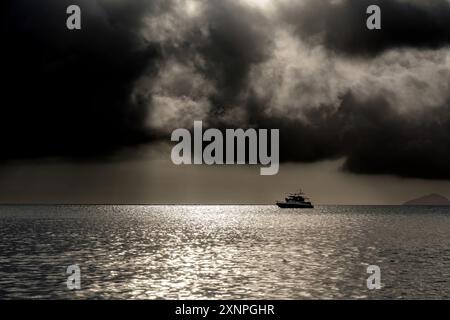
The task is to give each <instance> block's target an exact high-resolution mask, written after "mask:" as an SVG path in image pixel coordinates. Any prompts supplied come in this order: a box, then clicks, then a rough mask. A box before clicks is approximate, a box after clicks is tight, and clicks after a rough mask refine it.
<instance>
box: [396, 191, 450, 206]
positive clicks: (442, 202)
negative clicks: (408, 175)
mask: <svg viewBox="0 0 450 320" xmlns="http://www.w3.org/2000/svg"><path fill="white" fill-rule="evenodd" d="M403 205H404V206H450V200H449V199H447V198H446V197H444V196H443V195H440V194H437V193H432V194H429V195H426V196H423V197H420V198H417V199H413V200H409V201H406V202H405V203H404V204H403Z"/></svg>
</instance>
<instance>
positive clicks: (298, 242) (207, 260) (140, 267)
mask: <svg viewBox="0 0 450 320" xmlns="http://www.w3.org/2000/svg"><path fill="white" fill-rule="evenodd" d="M72 264H78V265H79V266H80V267H81V286H82V288H81V290H78V291H70V290H68V289H67V287H66V281H67V276H68V275H66V268H67V266H69V265H72ZM371 264H374V265H378V266H379V267H380V268H381V280H382V285H383V287H382V289H380V290H368V289H367V287H366V279H367V277H368V276H369V275H368V274H367V273H366V269H367V266H368V265H371ZM0 298H3V299H8V298H39V299H47V298H64V299H66V298H70V299H72V298H95V299H108V298H120V299H122V298H127V299H177V298H179V299H203V298H217V299H227V298H236V299H243V298H246V299H268V298H276V299H302V298H450V208H438V207H434V208H433V207H423V208H420V207H370V206H321V207H318V208H316V209H313V210H298V209H297V210H290V209H284V210H282V209H278V208H277V207H275V206H0Z"/></svg>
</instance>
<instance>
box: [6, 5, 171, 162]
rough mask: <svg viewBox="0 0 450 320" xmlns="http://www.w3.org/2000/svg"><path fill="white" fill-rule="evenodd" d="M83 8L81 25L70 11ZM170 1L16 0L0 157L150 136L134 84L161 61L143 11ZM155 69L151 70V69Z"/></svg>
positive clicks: (110, 146)
mask: <svg viewBox="0 0 450 320" xmlns="http://www.w3.org/2000/svg"><path fill="white" fill-rule="evenodd" d="M72 4H77V5H80V7H81V8H82V30H80V31H69V30H68V29H67V28H66V19H67V17H68V15H67V14H66V8H67V7H68V6H69V5H72ZM168 6H169V1H143V0H142V1H101V0H99V1H87V0H86V1H68V0H58V1H53V0H43V1H26V0H15V1H8V2H7V3H5V4H4V7H5V10H3V11H2V14H1V15H2V30H1V34H2V55H1V60H2V72H1V73H2V78H3V81H2V83H3V88H2V89H3V90H2V92H3V93H2V106H1V109H0V145H1V148H2V152H1V157H2V158H16V157H35V156H61V155H63V156H84V155H91V154H100V153H103V152H109V151H114V150H116V149H117V148H119V147H121V146H124V145H128V144H135V143H138V142H141V141H145V140H147V138H148V137H147V135H146V134H145V133H144V132H143V121H144V118H145V113H146V109H145V108H144V107H142V106H140V105H139V103H133V102H131V101H130V93H131V91H132V89H133V82H134V81H135V80H136V79H137V78H138V77H139V76H140V75H141V74H142V73H143V72H144V70H149V69H150V70H151V69H152V68H154V66H155V62H156V61H157V60H158V58H159V49H158V46H157V44H152V43H144V42H142V41H141V39H140V38H139V33H138V31H139V28H140V26H141V22H142V21H141V20H142V18H143V17H144V15H151V14H159V13H160V12H162V11H164V10H167V8H168ZM150 72H151V71H150Z"/></svg>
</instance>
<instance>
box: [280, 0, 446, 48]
mask: <svg viewBox="0 0 450 320" xmlns="http://www.w3.org/2000/svg"><path fill="white" fill-rule="evenodd" d="M373 4H376V5H378V6H379V7H380V8H381V13H382V14H381V21H382V29H381V30H375V31H372V30H369V29H367V27H366V20H367V18H368V16H369V15H368V14H366V9H367V7H368V6H370V5H373ZM280 12H281V16H282V18H283V19H285V21H286V22H288V23H289V24H291V25H293V26H294V29H295V32H296V34H297V35H298V36H299V37H300V38H302V39H303V40H306V41H309V42H310V43H317V44H319V43H320V44H323V45H324V46H325V47H326V48H328V49H330V50H333V51H336V52H339V53H344V54H349V55H366V56H372V55H376V54H378V53H380V52H382V51H384V50H387V49H390V48H399V47H413V48H431V49H436V48H440V47H443V46H447V45H448V44H450V3H449V2H448V1H446V0H433V1H420V0H419V1H406V0H342V1H329V0H313V1H312V0H311V1H310V0H308V1H306V3H303V2H301V1H300V2H295V1H292V2H290V3H288V4H286V5H284V6H281V10H280Z"/></svg>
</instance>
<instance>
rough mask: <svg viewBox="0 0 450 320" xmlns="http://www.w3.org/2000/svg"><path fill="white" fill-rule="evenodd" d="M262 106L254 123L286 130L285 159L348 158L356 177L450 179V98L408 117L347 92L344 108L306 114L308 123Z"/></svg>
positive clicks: (282, 136) (282, 143)
mask: <svg viewBox="0 0 450 320" xmlns="http://www.w3.org/2000/svg"><path fill="white" fill-rule="evenodd" d="M255 103H256V104H257V105H258V106H259V105H261V104H263V102H262V101H257V102H255ZM257 108H258V107H255V109H254V111H253V112H252V113H251V115H250V121H253V122H256V123H259V124H260V125H261V126H262V127H270V128H279V129H280V156H281V159H282V160H283V161H293V162H314V161H318V160H323V159H337V158H341V157H343V158H345V159H346V161H345V163H344V169H346V170H348V171H350V172H354V173H362V174H392V175H398V176H403V177H415V178H425V179H450V166H449V163H450V148H448V146H449V145H450V99H449V101H448V103H447V104H445V105H443V106H441V107H436V108H432V109H430V110H421V111H418V112H416V113H414V114H412V115H404V114H401V113H400V112H399V111H397V110H396V109H395V107H394V106H392V105H390V104H389V102H387V101H386V99H385V98H384V97H382V96H375V97H371V98H370V99H367V100H359V99H358V98H357V97H355V96H354V95H353V94H352V93H347V94H346V95H345V96H344V97H342V102H341V104H340V105H339V106H338V107H331V106H322V107H319V108H311V109H308V110H306V111H305V118H304V119H305V120H304V121H299V120H298V119H289V118H288V117H284V116H282V117H279V116H278V117H277V116H272V117H266V116H264V115H261V113H260V112H258V111H257ZM250 109H252V108H250Z"/></svg>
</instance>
